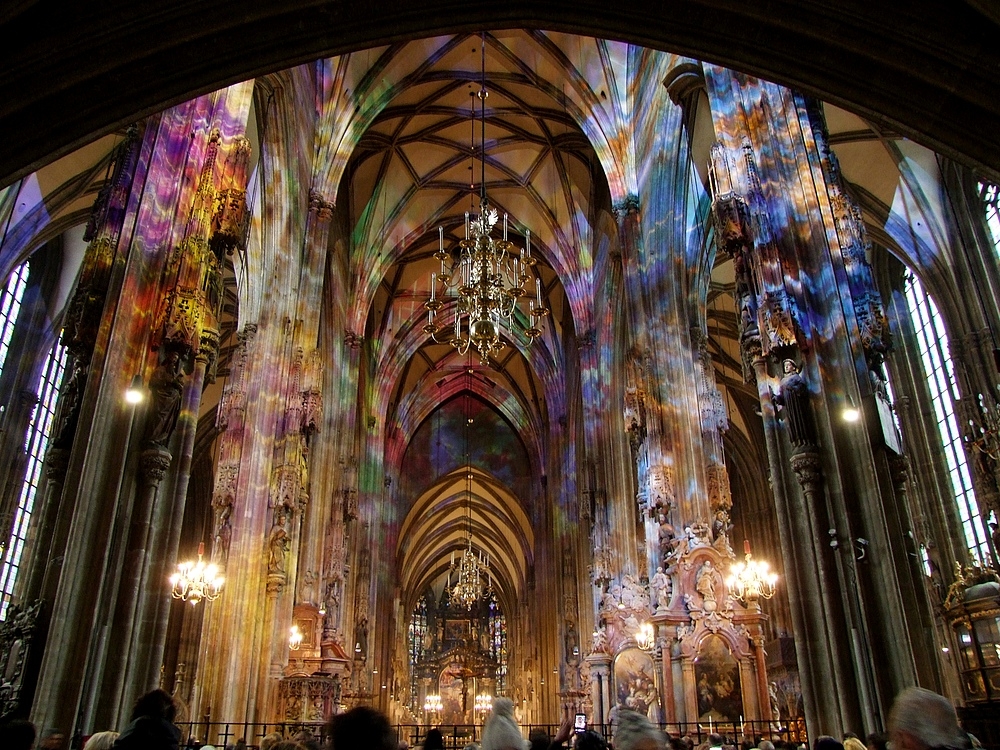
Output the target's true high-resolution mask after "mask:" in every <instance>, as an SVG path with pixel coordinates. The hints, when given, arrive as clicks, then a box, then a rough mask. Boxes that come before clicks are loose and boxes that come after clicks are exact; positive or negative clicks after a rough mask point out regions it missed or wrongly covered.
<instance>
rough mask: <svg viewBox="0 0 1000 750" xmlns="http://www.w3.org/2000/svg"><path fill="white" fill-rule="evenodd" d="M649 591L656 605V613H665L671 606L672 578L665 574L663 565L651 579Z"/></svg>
mask: <svg viewBox="0 0 1000 750" xmlns="http://www.w3.org/2000/svg"><path fill="white" fill-rule="evenodd" d="M649 590H650V593H651V594H652V597H651V598H652V600H653V602H654V604H655V607H656V611H657V612H660V611H665V610H666V609H667V607H668V606H669V604H670V594H671V593H672V587H671V583H670V576H668V575H667V574H666V573H664V572H663V566H662V565H661V566H659V567H658V568H657V569H656V572H655V573H654V574H653V577H652V578H651V579H649Z"/></svg>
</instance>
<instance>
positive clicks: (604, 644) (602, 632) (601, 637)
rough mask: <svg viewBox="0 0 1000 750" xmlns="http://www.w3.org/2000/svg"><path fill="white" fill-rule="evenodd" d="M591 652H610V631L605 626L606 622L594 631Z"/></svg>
mask: <svg viewBox="0 0 1000 750" xmlns="http://www.w3.org/2000/svg"><path fill="white" fill-rule="evenodd" d="M590 652H591V653H592V654H606V653H608V631H607V630H606V629H605V627H604V623H601V624H600V625H599V626H598V627H597V630H595V631H594V642H593V644H592V645H591V649H590Z"/></svg>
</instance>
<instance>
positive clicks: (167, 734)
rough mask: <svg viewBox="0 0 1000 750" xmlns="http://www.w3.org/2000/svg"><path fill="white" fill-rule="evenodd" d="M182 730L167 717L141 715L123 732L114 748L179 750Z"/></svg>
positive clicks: (115, 749)
mask: <svg viewBox="0 0 1000 750" xmlns="http://www.w3.org/2000/svg"><path fill="white" fill-rule="evenodd" d="M180 741H181V730H180V729H178V728H177V727H175V726H174V725H173V724H172V723H171V722H169V721H167V720H166V719H154V718H152V717H150V716H140V717H139V718H138V719H136V720H135V721H133V722H132V723H131V724H129V725H128V728H127V729H126V730H125V731H124V732H122V733H121V735H120V736H119V737H118V739H117V741H116V742H115V744H114V745H113V746H112V747H113V748H114V750H179V747H180Z"/></svg>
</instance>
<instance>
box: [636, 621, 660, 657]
mask: <svg viewBox="0 0 1000 750" xmlns="http://www.w3.org/2000/svg"><path fill="white" fill-rule="evenodd" d="M655 643H656V636H655V633H654V632H653V625H652V624H651V623H648V622H644V623H642V625H640V626H639V632H638V633H636V634H635V645H637V646H638V647H639V648H641V649H642V650H643V651H652V650H653V646H654V645H655Z"/></svg>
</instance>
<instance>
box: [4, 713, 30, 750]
mask: <svg viewBox="0 0 1000 750" xmlns="http://www.w3.org/2000/svg"><path fill="white" fill-rule="evenodd" d="M0 734H2V735H3V738H4V745H5V746H7V747H9V748H10V749H11V750H31V748H32V747H33V746H34V744H35V725H34V724H32V723H31V722H30V721H24V720H23V719H14V720H13V721H9V722H7V723H6V724H4V725H3V726H0Z"/></svg>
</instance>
